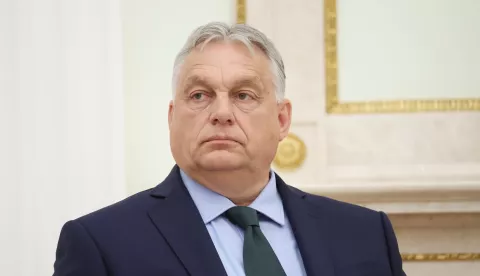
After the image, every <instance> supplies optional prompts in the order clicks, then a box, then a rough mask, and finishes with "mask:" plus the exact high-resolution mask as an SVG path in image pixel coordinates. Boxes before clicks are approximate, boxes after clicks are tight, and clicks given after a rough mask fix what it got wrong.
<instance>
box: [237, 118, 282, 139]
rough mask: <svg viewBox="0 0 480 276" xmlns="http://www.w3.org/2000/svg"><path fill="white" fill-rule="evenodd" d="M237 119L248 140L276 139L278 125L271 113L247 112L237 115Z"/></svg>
mask: <svg viewBox="0 0 480 276" xmlns="http://www.w3.org/2000/svg"><path fill="white" fill-rule="evenodd" d="M238 119H239V120H238V121H239V125H240V127H241V128H242V129H243V131H244V132H245V134H246V135H247V137H248V138H249V140H257V141H274V140H277V139H278V135H279V127H278V123H277V121H276V120H275V118H274V116H273V115H272V114H268V113H266V112H262V113H260V112H258V113H249V114H243V115H242V116H239V118H238Z"/></svg>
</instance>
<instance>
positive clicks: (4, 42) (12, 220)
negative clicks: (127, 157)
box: [0, 0, 126, 276]
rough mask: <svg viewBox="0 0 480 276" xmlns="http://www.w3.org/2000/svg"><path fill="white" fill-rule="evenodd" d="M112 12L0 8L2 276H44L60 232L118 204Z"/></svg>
mask: <svg viewBox="0 0 480 276" xmlns="http://www.w3.org/2000/svg"><path fill="white" fill-rule="evenodd" d="M118 3H119V2H118V1H117V0H82V1H63V0H42V1H34V0H2V1H0V275H13V276H31V275H51V274H52V273H53V262H54V259H55V248H56V245H57V241H58V236H59V232H60V229H61V227H62V225H63V224H64V223H65V222H66V221H67V220H69V219H74V218H76V217H78V216H81V215H83V214H86V213H88V212H91V211H93V210H95V209H98V208H100V207H102V206H105V205H108V204H111V203H113V202H115V201H117V200H120V199H122V198H123V197H125V195H126V192H125V172H124V117H123V116H124V107H123V91H122V84H123V81H122V71H123V70H122V67H123V61H122V54H121V50H122V49H121V41H122V39H121V20H120V19H121V18H120V6H119V4H118Z"/></svg>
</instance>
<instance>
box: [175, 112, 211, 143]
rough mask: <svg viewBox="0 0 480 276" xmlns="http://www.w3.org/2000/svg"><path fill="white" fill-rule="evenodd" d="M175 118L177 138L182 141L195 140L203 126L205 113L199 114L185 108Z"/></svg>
mask: <svg viewBox="0 0 480 276" xmlns="http://www.w3.org/2000/svg"><path fill="white" fill-rule="evenodd" d="M177 115H178V116H176V117H175V120H174V124H175V127H176V130H177V131H176V133H177V138H178V139H181V140H183V141H185V140H195V139H196V138H197V136H198V134H199V132H200V131H201V130H202V128H203V127H204V126H205V122H206V119H207V118H208V117H207V116H206V115H205V112H199V111H195V110H191V109H188V108H185V109H183V110H181V112H179V113H178V114H177Z"/></svg>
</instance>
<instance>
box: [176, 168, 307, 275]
mask: <svg viewBox="0 0 480 276" xmlns="http://www.w3.org/2000/svg"><path fill="white" fill-rule="evenodd" d="M180 174H181V177H182V180H183V182H184V183H185V186H186V187H187V190H188V192H189V193H190V195H191V197H192V199H193V201H194V202H195V205H196V206H197V208H198V210H199V211H200V215H201V216H202V219H203V222H204V223H205V225H206V227H207V230H208V233H209V234H210V237H211V238H212V241H213V244H214V245H215V248H216V249H217V252H218V254H219V256H220V259H221V261H222V263H223V266H224V268H225V270H226V272H227V274H228V275H229V276H245V272H244V269H243V256H242V255H243V230H242V229H241V228H239V227H238V226H236V225H234V224H232V223H231V222H230V221H229V220H228V219H227V218H225V216H224V215H223V213H224V212H225V211H227V210H228V209H230V208H231V207H234V206H235V204H234V203H233V202H231V201H230V200H229V199H228V198H226V197H224V196H222V195H220V194H218V193H215V192H213V191H211V190H210V189H208V188H206V187H204V186H202V185H200V184H198V183H197V182H195V181H194V180H193V179H191V178H190V177H189V176H188V175H187V174H185V173H184V172H183V171H180ZM249 207H251V208H253V209H255V210H257V211H258V212H259V213H260V214H261V215H260V228H261V229H262V232H263V234H264V235H265V237H266V238H267V240H268V242H269V243H270V245H271V246H272V248H273V250H274V251H275V254H276V255H277V257H278V259H279V261H280V263H281V264H282V267H283V269H284V270H285V273H286V274H287V275H288V276H300V275H302V276H303V275H307V274H306V273H305V268H304V265H303V261H302V257H301V255H300V251H299V249H298V246H297V243H296V241H295V237H294V235H293V232H292V229H291V227H290V224H289V221H288V218H287V215H286V214H285V212H284V210H283V204H282V199H281V198H280V195H279V194H278V192H277V185H276V181H275V175H274V173H273V171H272V172H271V174H270V180H269V182H268V184H267V186H266V187H265V188H264V189H263V191H262V192H261V193H260V195H259V196H258V197H257V198H256V199H255V201H254V202H252V204H251V205H249Z"/></svg>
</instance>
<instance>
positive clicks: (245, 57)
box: [180, 41, 271, 79]
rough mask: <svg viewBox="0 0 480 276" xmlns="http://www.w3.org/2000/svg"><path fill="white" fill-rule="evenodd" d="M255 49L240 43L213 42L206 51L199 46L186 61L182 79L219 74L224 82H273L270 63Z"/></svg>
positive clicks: (207, 45)
mask: <svg viewBox="0 0 480 276" xmlns="http://www.w3.org/2000/svg"><path fill="white" fill-rule="evenodd" d="M252 49H253V51H250V50H249V49H248V48H247V47H246V46H245V45H244V44H242V43H240V42H225V41H222V42H210V43H208V44H206V45H205V46H204V47H201V45H199V46H197V47H196V48H195V49H194V50H193V51H192V52H191V53H190V54H189V55H187V57H186V58H185V61H184V64H183V66H182V69H181V74H180V75H181V76H183V78H186V77H188V76H191V75H219V74H221V76H222V78H235V77H238V76H242V77H243V76H249V77H253V78H255V77H257V78H260V79H265V78H270V75H271V70H270V68H271V67H270V61H269V59H268V58H267V56H266V55H265V54H264V53H263V52H262V51H261V50H260V49H259V48H258V47H256V46H253V47H252ZM218 73H219V74H218ZM181 78H182V77H181Z"/></svg>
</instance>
